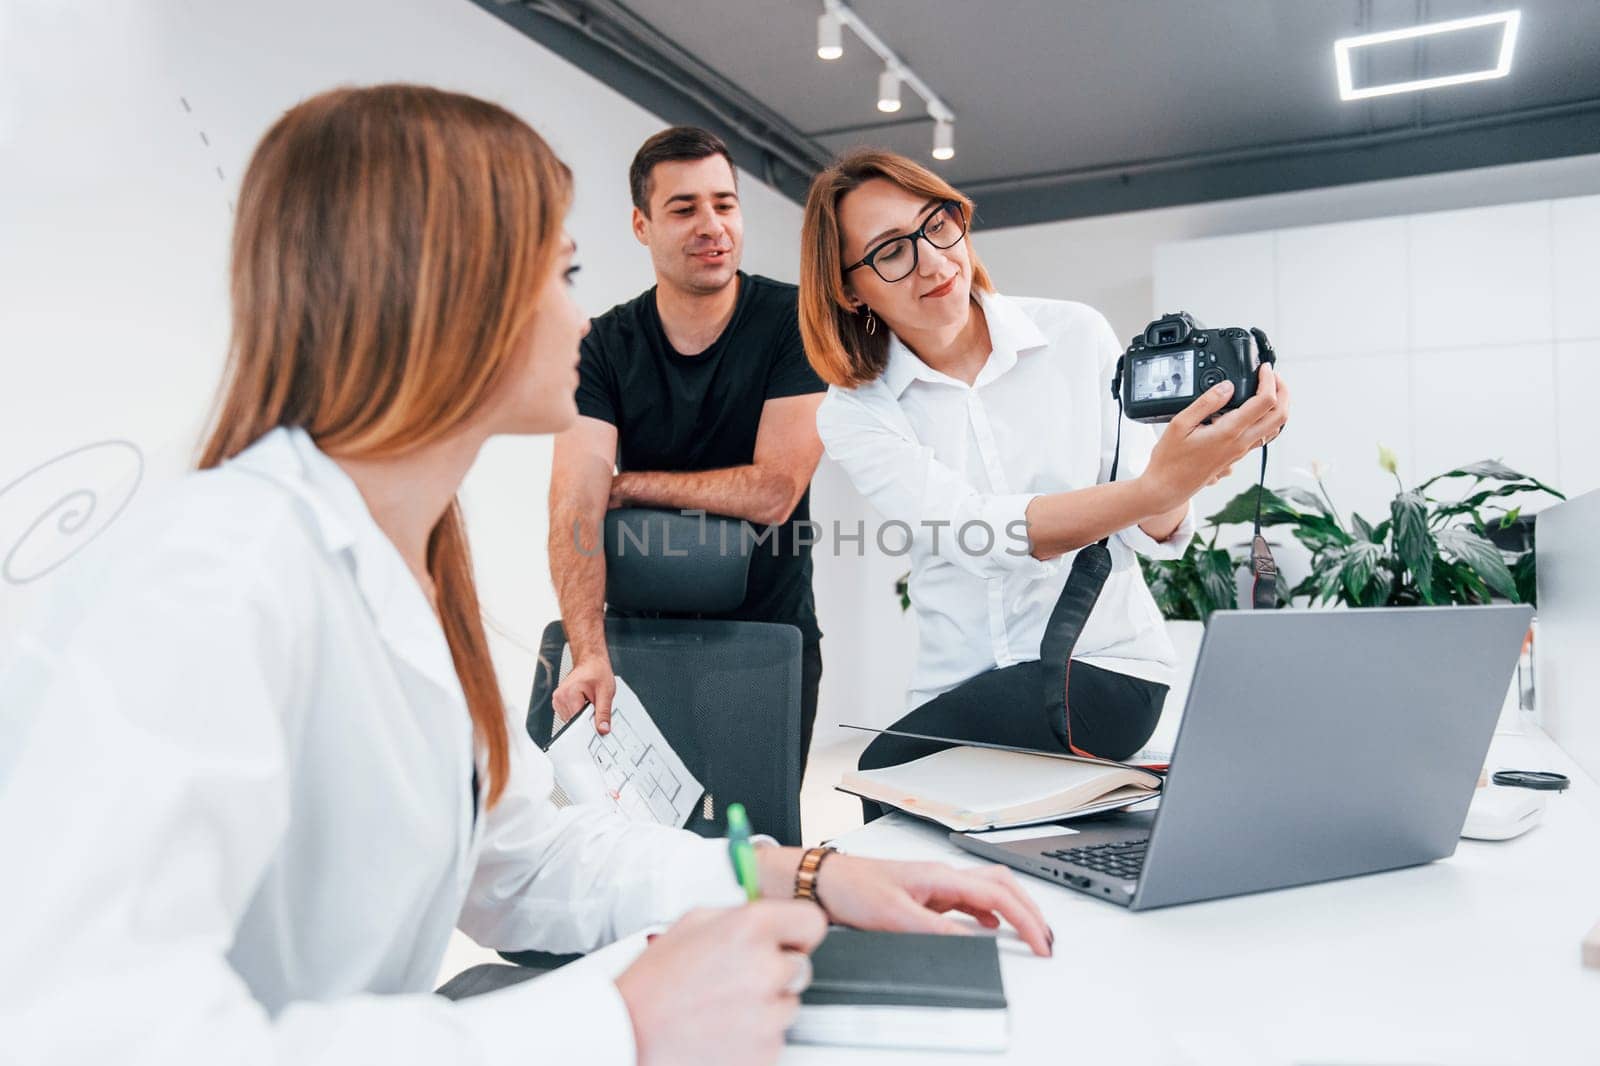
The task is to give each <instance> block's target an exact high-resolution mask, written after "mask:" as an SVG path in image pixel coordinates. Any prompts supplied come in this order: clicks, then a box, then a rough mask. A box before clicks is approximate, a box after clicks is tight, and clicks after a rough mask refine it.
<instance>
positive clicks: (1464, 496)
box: [1208, 447, 1566, 607]
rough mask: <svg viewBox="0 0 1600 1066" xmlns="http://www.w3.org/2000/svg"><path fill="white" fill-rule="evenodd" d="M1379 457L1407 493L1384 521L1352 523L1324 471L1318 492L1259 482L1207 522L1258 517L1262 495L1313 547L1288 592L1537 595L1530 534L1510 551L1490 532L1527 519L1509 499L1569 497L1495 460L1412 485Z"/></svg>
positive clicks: (1314, 597)
mask: <svg viewBox="0 0 1600 1066" xmlns="http://www.w3.org/2000/svg"><path fill="white" fill-rule="evenodd" d="M1378 462H1379V465H1380V466H1381V467H1382V468H1383V469H1384V470H1386V471H1388V473H1389V474H1390V475H1391V476H1393V477H1394V479H1395V485H1396V487H1397V488H1398V490H1399V491H1397V492H1396V493H1395V495H1394V498H1393V499H1392V500H1391V501H1390V503H1389V514H1388V516H1387V517H1385V518H1383V519H1382V520H1381V521H1379V522H1377V523H1373V522H1370V521H1368V520H1367V519H1365V518H1363V517H1362V516H1361V515H1359V514H1357V513H1355V512H1354V511H1352V512H1351V513H1350V518H1349V521H1348V522H1346V521H1345V520H1344V518H1343V517H1342V516H1341V515H1340V513H1339V511H1338V509H1337V508H1336V507H1335V506H1334V503H1333V500H1332V499H1331V498H1330V497H1329V495H1328V491H1327V487H1326V486H1325V485H1324V484H1323V482H1322V478H1321V476H1320V472H1319V473H1317V474H1316V475H1315V481H1316V484H1317V490H1318V491H1316V492H1312V491H1310V490H1309V489H1305V488H1298V487H1294V488H1282V489H1276V490H1273V489H1260V488H1258V487H1255V486H1252V487H1251V488H1249V489H1247V490H1245V491H1244V492H1241V493H1240V494H1239V495H1237V496H1235V497H1234V498H1233V499H1232V500H1230V501H1229V502H1228V504H1227V505H1226V506H1225V507H1223V508H1222V510H1220V511H1218V512H1217V513H1216V514H1214V515H1212V516H1211V517H1210V518H1209V519H1208V521H1209V522H1210V523H1211V524H1213V525H1215V526H1223V525H1233V524H1240V523H1249V522H1251V521H1252V520H1253V519H1254V517H1255V512H1256V505H1257V500H1256V497H1257V495H1258V494H1259V495H1260V497H1261V500H1260V506H1261V524H1262V526H1263V527H1268V526H1287V527H1289V529H1290V532H1291V535H1292V536H1293V537H1294V538H1295V539H1296V540H1298V541H1299V542H1300V543H1301V544H1304V545H1305V546H1306V547H1307V548H1308V549H1310V551H1311V572H1310V573H1309V574H1308V575H1307V576H1306V578H1305V579H1304V580H1303V581H1301V582H1300V583H1299V584H1298V585H1296V586H1295V587H1294V588H1292V589H1290V590H1289V592H1288V596H1289V597H1290V598H1291V599H1293V598H1295V597H1298V596H1304V597H1306V600H1307V602H1308V603H1309V604H1318V603H1323V604H1332V603H1340V604H1344V605H1346V606H1349V607H1385V606H1390V607H1393V606H1406V605H1413V604H1473V603H1487V602H1489V600H1491V599H1493V598H1495V597H1499V598H1501V599H1506V600H1510V601H1512V602H1514V603H1533V602H1534V599H1535V581H1534V553H1533V544H1532V538H1531V536H1529V537H1528V538H1527V539H1526V542H1525V543H1526V546H1525V547H1523V548H1522V549H1521V550H1511V551H1507V550H1504V549H1502V548H1499V547H1497V546H1496V545H1495V544H1494V543H1493V541H1492V540H1491V539H1490V538H1491V537H1492V536H1495V535H1497V534H1498V533H1499V532H1500V531H1501V530H1508V529H1510V528H1512V527H1514V526H1517V525H1518V524H1519V519H1520V518H1521V508H1520V507H1507V506H1505V501H1506V500H1507V499H1508V498H1509V497H1512V496H1519V495H1524V494H1537V493H1543V494H1546V495H1549V496H1553V497H1555V498H1556V499H1562V500H1564V499H1566V497H1565V496H1564V495H1562V494H1561V493H1560V492H1557V491H1556V490H1555V489H1553V488H1551V487H1550V486H1549V485H1546V484H1545V483H1543V482H1542V481H1539V480H1538V479H1536V478H1532V477H1529V476H1528V475H1526V474H1523V473H1520V472H1518V471H1516V470H1513V469H1511V468H1510V467H1508V466H1506V465H1505V464H1504V463H1502V462H1499V461H1498V460H1494V459H1485V460H1483V461H1482V462H1477V463H1471V464H1469V465H1467V466H1461V467H1457V468H1455V469H1454V470H1448V471H1446V472H1445V473H1443V474H1438V475H1436V476H1434V477H1431V478H1429V479H1428V480H1426V481H1424V482H1422V483H1421V484H1420V485H1417V486H1416V487H1414V488H1409V489H1408V488H1406V486H1405V483H1404V482H1403V481H1401V480H1400V475H1399V463H1398V462H1397V460H1396V459H1395V456H1394V453H1393V452H1391V451H1389V450H1388V449H1387V448H1382V447H1380V448H1379V449H1378ZM1463 480H1466V481H1468V484H1467V485H1466V486H1465V491H1464V492H1462V493H1461V494H1460V495H1458V496H1456V497H1455V498H1446V497H1443V495H1442V494H1440V495H1437V496H1436V495H1435V493H1438V492H1439V490H1440V488H1442V487H1443V486H1444V485H1445V484H1451V483H1455V484H1459V482H1461V481H1463ZM1436 486H1437V488H1436Z"/></svg>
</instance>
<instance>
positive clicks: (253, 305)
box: [0, 86, 1051, 1064]
mask: <svg viewBox="0 0 1600 1066" xmlns="http://www.w3.org/2000/svg"><path fill="white" fill-rule="evenodd" d="M571 194H572V191H571V178H570V175H569V173H568V171H567V168H566V167H565V166H564V165H563V164H562V163H561V162H560V160H558V159H557V158H556V157H555V155H554V154H553V153H552V152H551V151H550V149H549V147H548V146H547V145H546V144H545V143H544V142H543V141H542V140H541V139H540V138H539V137H538V135H537V134H535V133H534V132H533V130H531V129H530V128H528V126H527V125H525V124H524V123H523V122H522V121H520V120H519V119H518V118H516V117H515V116H513V115H512V114H510V113H509V112H507V111H505V110H503V109H501V108H499V107H496V106H494V105H492V104H488V103H485V102H483V101H480V100H476V99H473V98H471V97H467V96H461V95H456V94H451V93H445V92H440V91H438V90H433V89H427V88H422V87H416V86H381V87H376V88H370V89H349V90H340V91H335V92H330V93H326V94H323V95H321V96H317V97H314V98H312V99H310V100H307V101H305V102H304V103H301V104H300V105H298V106H297V107H295V108H293V109H292V110H290V111H289V112H288V113H286V114H285V115H284V116H283V117H282V118H281V119H280V120H279V121H278V122H277V123H276V124H274V125H273V127H272V128H271V130H269V131H268V133H267V134H266V136H265V138H264V139H263V140H262V142H261V144H260V145H259V147H258V148H257V149H256V152H255V154H254V157H253V158H252V160H251V163H250V166H249V169H248V172H247V173H246V175H245V177H244V180H243V186H242V189H241V192H240V197H239V201H238V217H237V221H236V226H235V231H234V241H233V265H232V278H233V280H232V286H233V288H232V298H233V338H232V347H231V351H230V354H229V360H228V366H227V370H226V376H225V381H224V384H223V387H222V391H221V395H220V399H219V402H218V405H217V410H216V414H215V417H214V422H213V425H212V428H211V430H210V433H209V436H208V438H207V440H206V442H205V445H204V449H203V453H202V456H201V460H200V464H199V465H200V466H201V468H202V469H201V470H200V471H199V472H197V473H195V474H194V475H192V476H190V477H188V478H186V479H184V480H183V481H182V482H180V483H179V484H177V485H176V486H175V487H174V488H173V489H172V490H171V491H170V492H168V493H166V494H165V495H163V496H162V497H161V498H160V499H159V500H156V501H151V502H149V503H148V504H147V505H145V506H144V507H143V508H142V509H141V513H140V514H139V515H137V516H136V517H135V516H133V515H131V514H130V517H129V519H128V520H126V521H124V522H123V523H121V524H119V526H118V528H117V529H115V530H113V531H112V533H111V534H109V535H108V536H107V537H105V538H102V540H101V541H100V542H97V544H96V545H95V547H94V548H93V549H91V552H92V557H91V556H90V555H85V556H82V557H80V559H79V561H78V562H76V563H75V564H74V570H75V573H74V574H72V575H71V576H70V578H69V579H68V580H66V581H64V583H63V588H64V591H63V595H62V597H61V601H62V602H61V604H60V609H59V610H58V611H57V612H55V614H54V617H52V618H51V619H50V620H49V621H48V622H46V623H45V624H44V625H43V626H42V627H41V628H40V629H39V630H38V631H37V632H36V633H34V634H33V635H32V636H31V637H30V638H29V640H28V641H27V642H26V644H25V646H24V648H23V650H22V653H21V654H19V655H17V656H15V657H14V658H13V659H12V660H11V661H10V662H9V663H8V664H7V665H6V666H5V667H4V668H3V669H0V691H3V692H4V693H5V697H4V699H5V704H6V706H5V711H6V713H7V716H8V718H9V722H8V723H7V724H8V728H7V729H6V730H5V737H6V739H7V746H8V751H7V752H6V755H7V760H6V761H7V765H8V769H7V778H6V779H5V780H4V781H3V782H0V839H4V841H5V853H6V858H7V872H6V876H5V877H4V878H0V943H4V945H5V950H4V951H3V952H0V1033H3V1034H4V1036H3V1038H0V1044H3V1046H4V1055H3V1057H5V1058H6V1059H7V1061H8V1062H19V1063H30V1064H31V1063H43V1062H71V1061H97V1062H98V1061H121V1062H161V1063H170V1062H185V1061H201V1060H204V1061H212V1060H215V1059H219V1058H221V1059H239V1060H241V1061H243V1060H248V1061H252V1062H284V1063H297V1064H299V1063H334V1062H339V1063H344V1062H349V1061H372V1062H384V1063H389V1064H400V1063H430V1064H432V1063H443V1062H466V1061H472V1062H496V1063H498V1062H513V1061H515V1062H541V1061H542V1062H558V1061H560V1062H584V1063H613V1062H615V1063H622V1062H633V1061H635V1059H637V1060H638V1061H641V1062H647V1063H649V1062H696V1063H721V1062H736V1061H737V1062H756V1063H759V1062H770V1061H771V1060H772V1059H773V1058H774V1057H775V1056H776V1055H777V1052H778V1049H779V1047H780V1045H781V1041H782V1034H783V1031H784V1028H785V1026H786V1025H787V1024H788V1022H789V1021H790V1020H791V1019H792V1018H793V1015H794V1012H795V1010H796V1009H797V998H796V997H797V993H798V991H799V990H800V989H801V988H802V987H803V985H804V982H805V975H806V973H807V972H808V967H807V965H806V959H805V953H806V952H807V951H809V950H810V948H812V947H813V946H814V945H815V944H816V943H817V941H818V940H819V939H820V937H821V936H822V935H823V931H824V928H825V925H826V921H827V919H829V918H831V919H832V920H834V921H837V922H843V923H846V924H854V925H861V926H868V927H875V928H899V929H919V930H925V931H928V930H946V931H948V930H950V929H952V928H954V926H953V925H952V919H950V918H949V917H947V916H946V915H945V913H944V912H947V911H952V910H956V911H962V912H965V913H967V914H970V915H973V916H975V917H977V918H978V920H979V921H980V922H982V923H983V924H986V925H988V926H991V927H993V926H995V925H998V924H999V922H1000V921H1001V919H1002V918H1004V919H1005V920H1007V921H1010V922H1011V923H1012V924H1014V925H1015V926H1017V928H1018V929H1019V931H1020V932H1021V934H1022V935H1023V937H1024V938H1025V939H1026V940H1027V941H1028V942H1029V944H1030V945H1032V946H1033V947H1034V949H1035V950H1036V951H1038V952H1039V953H1041V954H1045V953H1048V951H1049V941H1050V939H1051V938H1050V934H1049V931H1048V930H1047V929H1046V928H1045V926H1044V924H1043V920H1042V918H1041V917H1040V915H1039V912H1038V909H1037V908H1036V907H1034V906H1033V905H1032V903H1031V902H1030V901H1028V900H1027V899H1026V898H1025V896H1024V895H1023V894H1022V893H1021V891H1020V890H1019V889H1018V888H1017V886H1016V884H1015V883H1014V882H1013V881H1012V880H1011V879H1010V878H1009V876H1007V875H1005V874H1004V873H1003V872H996V871H984V872H976V873H974V872H965V873H958V872H956V871H954V870H951V869H949V868H947V867H943V866H937V865H925V864H897V863H876V862H870V861H867V860H861V859H854V858H851V857H848V856H831V857H830V856H827V855H813V856H811V857H810V861H811V865H812V866H813V867H814V873H815V878H814V879H812V880H808V881H807V883H806V886H805V887H806V889H807V892H808V893H810V894H811V895H813V896H814V897H815V899H816V900H817V901H820V903H821V904H822V906H821V907H819V906H817V905H816V904H815V903H814V902H804V901H800V900H773V901H769V902H762V903H757V904H753V905H749V906H740V907H735V906H733V904H735V903H737V902H739V901H740V900H741V899H742V898H743V897H742V895H741V893H740V892H739V891H738V888H737V886H736V884H735V882H734V880H733V878H732V875H731V873H730V870H729V863H728V857H727V847H726V844H725V843H722V842H718V841H709V840H702V839H700V838H698V837H695V836H693V835H691V834H688V833H684V832H682V831H679V830H672V829H665V828H661V827H656V826H643V825H639V824H634V823H630V822H627V821H625V820H624V819H622V818H621V817H620V816H616V815H609V814H599V813H596V812H593V811H586V810H580V809H577V808H567V809H564V810H557V809H556V808H555V807H553V806H552V804H551V802H550V800H549V793H550V789H551V783H552V775H551V769H550V765H549V762H548V761H547V760H546V758H545V757H544V755H543V753H541V752H540V751H538V749H536V748H535V747H533V746H532V745H531V743H530V742H529V741H528V738H527V737H526V736H525V735H523V734H522V731H521V730H520V729H511V728H509V727H508V725H507V715H506V708H505V707H504V706H503V704H502V702H501V700H500V697H499V694H498V686H497V685H496V682H495V676H494V672H493V669H492V665H491V663H490V660H489V654H488V650H487V647H486V642H485V639H484V633H483V627H482V623H481V621H480V619H479V614H478V605H477V596H476V593H475V591H474V585H473V570H472V564H471V559H470V556H469V554H468V550H467V540H466V535H465V530H464V527H463V523H462V518H461V513H460V509H459V507H458V505H457V502H456V492H457V489H458V487H459V486H460V484H461V481H462V479H463V477H464V476H465V475H466V473H467V470H468V468H469V467H470V466H471V465H472V462H473V460H474V458H475V456H476V455H477V453H478V451H479V449H480V447H481V446H482V445H483V443H484V442H485V441H486V440H487V439H489V438H490V437H492V436H495V435H498V434H532V433H551V432H554V431H557V430H560V429H562V428H564V427H565V426H567V425H568V424H570V423H571V422H572V420H573V418H574V417H575V407H574V400H573V394H574V390H575V386H576V384H577V376H576V371H575V367H576V363H577V358H578V342H579V339H580V338H581V337H582V335H583V333H584V330H585V329H586V328H587V326H586V323H585V320H584V318H583V316H582V315H581V314H580V313H579V312H578V310H577V308H576V307H575V306H574V304H573V302H572V299H571V297H570V294H569V293H568V290H567V284H566V283H567V280H568V276H569V275H570V273H571V271H573V270H576V269H577V268H576V266H574V265H573V264H572V256H573V245H572V242H571V240H570V239H569V238H568V237H567V236H566V233H565V231H564V218H565V214H566V210H567V206H568V203H569V201H570V199H571ZM758 854H759V873H760V878H761V882H762V886H763V889H764V891H765V893H766V894H767V895H768V896H777V897H785V896H788V895H790V894H791V888H792V887H793V886H795V885H796V883H797V880H796V879H797V869H798V867H799V863H800V859H801V854H800V852H799V851H798V849H791V848H778V847H767V848H761V849H759V852H758ZM819 864H820V865H819ZM811 872H813V871H808V875H809V873H811ZM693 908H721V909H700V910H696V911H694V912H693V913H689V914H688V915H687V916H686V917H681V918H680V916H683V915H685V913H686V912H689V911H691V909H693ZM665 922H675V924H673V925H672V926H671V928H670V929H668V930H667V932H666V933H665V934H663V935H662V936H661V937H660V938H658V939H657V940H655V942H654V943H653V944H652V945H651V946H649V947H648V948H646V949H645V950H644V951H643V953H642V954H641V955H639V956H638V958H637V960H636V961H635V962H634V963H633V964H632V965H631V966H630V967H629V968H628V969H627V970H626V971H625V972H624V973H622V975H621V976H620V977H617V978H616V979H615V980H614V981H613V980H611V979H610V978H609V977H607V976H605V975H602V974H598V973H596V972H595V971H593V970H585V969H584V968H583V967H577V968H575V969H574V970H573V971H570V972H569V971H564V970H558V971H556V972H555V973H553V974H550V975H548V976H545V977H541V978H539V979H536V980H532V981H528V982H526V983H522V984H519V985H517V987H516V988H514V989H507V990H505V991H500V992H497V993H495V994H493V995H488V996H483V997H479V998H476V999H468V1000H464V1001H462V1002H460V1003H453V1002H450V1001H447V1000H446V999H443V998H440V997H437V996H434V995H431V994H429V988H430V986H431V984H432V982H433V979H434V976H435V974H436V972H437V970H438V967H439V965H440V962H441V959H442V957H443V954H444V949H445V944H446V941H447V939H448V937H449V935H450V931H451V928H452V927H454V926H459V927H460V928H461V929H463V930H464V931H466V932H467V933H469V934H470V935H471V936H473V937H474V938H476V939H477V940H478V941H479V942H481V943H483V944H484V945H486V946H489V947H493V948H497V949H501V950H526V949H536V950H544V951H551V952H575V951H587V950H589V949H592V948H595V947H597V946H599V945H601V944H603V943H605V942H607V941H611V940H614V939H617V938H619V937H622V936H625V935H627V934H628V933H630V932H632V931H634V930H637V929H640V928H642V927H645V926H647V925H651V924H654V923H665Z"/></svg>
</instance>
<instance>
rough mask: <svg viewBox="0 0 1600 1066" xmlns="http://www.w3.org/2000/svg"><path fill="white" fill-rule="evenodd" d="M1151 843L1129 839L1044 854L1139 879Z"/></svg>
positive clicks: (1115, 874)
mask: <svg viewBox="0 0 1600 1066" xmlns="http://www.w3.org/2000/svg"><path fill="white" fill-rule="evenodd" d="M1149 844H1150V842H1149V841H1148V840H1127V841H1122V842H1121V843H1117V844H1095V845H1093V846H1092V847H1087V848H1066V849H1063V850H1061V851H1047V852H1045V853H1044V854H1045V857H1046V858H1050V859H1060V860H1061V861H1062V862H1070V863H1072V864H1073V865H1074V866H1085V867H1088V868H1089V869H1091V870H1093V871H1095V872H1096V873H1102V874H1106V875H1108V876H1110V877H1116V878H1120V879H1121V880H1124V881H1137V880H1138V879H1139V871H1140V870H1141V869H1143V867H1144V853H1145V849H1146V848H1147V847H1148V846H1149Z"/></svg>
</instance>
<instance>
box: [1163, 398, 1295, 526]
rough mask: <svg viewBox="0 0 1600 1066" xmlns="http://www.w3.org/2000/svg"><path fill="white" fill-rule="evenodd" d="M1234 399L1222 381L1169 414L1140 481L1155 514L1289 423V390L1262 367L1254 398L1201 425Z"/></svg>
mask: <svg viewBox="0 0 1600 1066" xmlns="http://www.w3.org/2000/svg"><path fill="white" fill-rule="evenodd" d="M1232 395H1233V384H1232V383H1231V382H1227V381H1224V382H1223V383H1222V384H1220V385H1217V386H1215V387H1214V388H1211V389H1208V390H1207V391H1206V392H1204V393H1201V394H1200V396H1199V397H1198V398H1197V399H1196V400H1195V401H1194V403H1192V404H1190V405H1189V406H1188V407H1186V408H1184V409H1183V410H1182V411H1180V412H1179V413H1178V414H1177V415H1175V416H1173V419H1172V421H1171V422H1170V423H1168V424H1167V428H1166V431H1165V432H1164V433H1162V434H1161V438H1160V439H1159V440H1158V441H1156V446H1155V450H1154V451H1152V452H1151V453H1150V463H1149V465H1148V466H1146V468H1145V472H1144V473H1143V474H1142V475H1140V478H1139V480H1140V481H1141V482H1142V483H1144V484H1145V485H1146V487H1147V488H1148V489H1149V492H1150V495H1151V500H1152V502H1153V504H1154V508H1153V510H1154V511H1156V512H1161V511H1167V510H1171V509H1172V508H1175V507H1179V506H1182V505H1183V504H1185V503H1187V502H1188V501H1189V499H1190V497H1192V496H1193V495H1194V494H1195V493H1196V492H1199V491H1200V489H1201V488H1203V487H1205V486H1206V485H1212V484H1215V483H1216V482H1217V481H1219V480H1221V479H1222V478H1224V477H1226V476H1227V474H1228V472H1229V471H1230V470H1231V469H1232V468H1233V464H1234V463H1236V462H1238V461H1239V460H1240V459H1242V458H1243V457H1244V456H1245V455H1246V454H1248V453H1249V452H1251V451H1252V450H1254V449H1256V448H1259V447H1262V446H1264V445H1266V444H1267V443H1269V442H1270V441H1272V440H1273V439H1274V438H1276V437H1277V435H1278V434H1279V433H1281V432H1283V427H1284V424H1285V423H1286V422H1288V421H1289V386H1288V385H1286V384H1284V382H1283V380H1282V379H1281V378H1279V377H1278V375H1277V374H1276V373H1274V372H1273V369H1272V367H1270V366H1263V367H1261V369H1260V370H1259V371H1257V375H1256V394H1255V395H1254V396H1252V397H1250V399H1248V400H1246V401H1245V402H1244V403H1243V404H1242V405H1240V407H1239V408H1238V409H1237V410H1233V411H1229V412H1228V413H1227V414H1224V415H1222V416H1220V417H1219V418H1217V419H1216V420H1215V421H1213V422H1212V423H1211V424H1209V425H1206V424H1204V423H1205V420H1206V419H1207V418H1210V417H1211V416H1212V415H1214V414H1216V413H1217V412H1218V411H1220V410H1222V408H1223V407H1224V406H1226V404H1227V402H1228V397H1230V396H1232Z"/></svg>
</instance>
